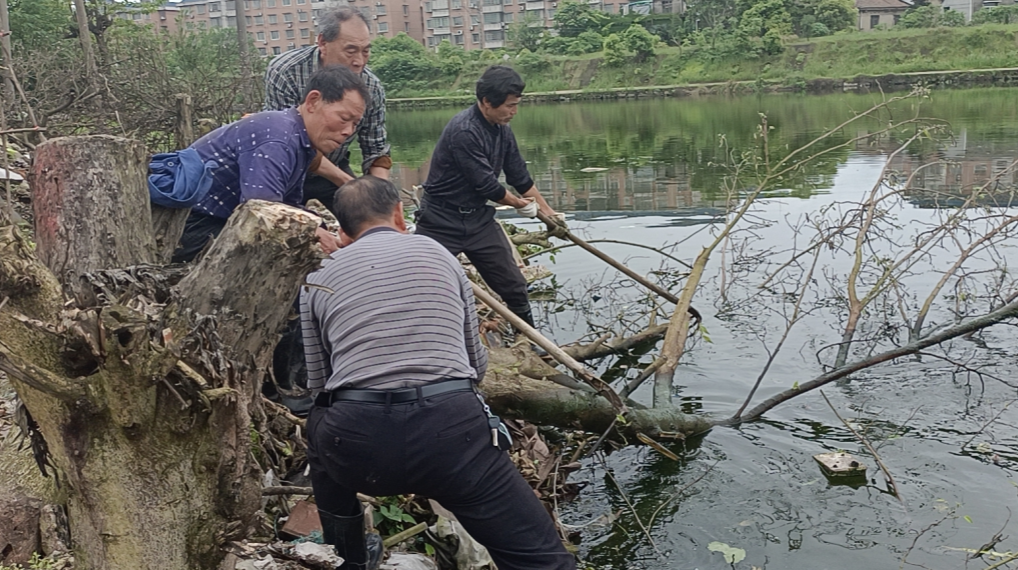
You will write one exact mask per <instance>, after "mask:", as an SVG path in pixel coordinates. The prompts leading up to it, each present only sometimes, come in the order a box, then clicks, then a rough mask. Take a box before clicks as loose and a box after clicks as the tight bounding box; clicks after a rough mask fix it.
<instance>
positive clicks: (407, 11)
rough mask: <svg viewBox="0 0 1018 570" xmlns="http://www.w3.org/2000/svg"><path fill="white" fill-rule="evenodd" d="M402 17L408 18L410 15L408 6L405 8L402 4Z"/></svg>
mask: <svg viewBox="0 0 1018 570" xmlns="http://www.w3.org/2000/svg"><path fill="white" fill-rule="evenodd" d="M403 15H404V16H409V15H410V6H407V5H406V4H403Z"/></svg>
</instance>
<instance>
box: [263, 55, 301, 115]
mask: <svg viewBox="0 0 1018 570" xmlns="http://www.w3.org/2000/svg"><path fill="white" fill-rule="evenodd" d="M302 95H303V94H302V93H298V92H297V82H296V81H294V80H293V78H292V77H290V76H289V74H287V73H286V72H285V70H283V69H281V68H280V67H274V66H272V65H270V66H269V68H268V69H267V70H265V105H264V107H263V108H262V110H263V111H282V110H284V109H289V108H290V107H295V106H297V105H300V103H301V98H302V97H301V96H302Z"/></svg>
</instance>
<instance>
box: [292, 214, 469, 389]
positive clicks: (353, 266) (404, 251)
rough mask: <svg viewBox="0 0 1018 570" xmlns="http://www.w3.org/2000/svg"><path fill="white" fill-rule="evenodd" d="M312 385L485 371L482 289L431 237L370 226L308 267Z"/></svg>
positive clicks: (358, 384) (402, 382) (304, 304)
mask: <svg viewBox="0 0 1018 570" xmlns="http://www.w3.org/2000/svg"><path fill="white" fill-rule="evenodd" d="M308 283H309V284H311V285H312V286H311V287H308V288H306V290H305V291H304V292H303V293H302V295H301V311H302V313H304V314H305V315H307V314H310V315H312V318H311V319H306V320H305V321H304V342H305V349H306V352H307V363H308V387H309V388H312V389H315V390H319V389H322V388H325V389H327V390H330V391H331V390H335V389H337V388H340V387H346V388H368V387H371V388H380V389H392V388H400V387H404V386H414V385H419V384H422V383H426V382H433V381H438V380H445V379H449V378H470V379H473V380H475V381H479V379H480V378H482V377H483V376H484V370H485V367H486V365H487V352H486V350H485V349H484V347H483V346H482V345H481V344H480V339H479V336H478V331H477V317H476V310H475V308H474V306H473V302H472V299H473V294H472V293H470V284H469V282H468V281H467V279H466V275H465V274H464V273H463V270H462V268H461V267H460V266H459V263H458V262H457V261H456V259H455V258H454V257H452V255H450V254H449V252H448V251H446V250H445V248H443V247H442V246H441V245H439V244H438V243H436V242H435V241H434V240H432V239H430V238H426V237H424V236H416V235H407V234H402V233H399V232H396V231H395V230H392V229H381V228H376V229H373V230H369V231H368V232H366V233H365V235H363V236H361V237H359V238H358V239H357V241H356V242H354V243H353V244H351V245H349V246H347V247H345V248H343V249H341V250H339V251H337V252H336V253H334V254H333V255H332V258H331V259H329V260H326V262H325V263H324V265H323V267H322V269H321V270H319V271H317V272H315V273H313V274H311V275H310V276H308Z"/></svg>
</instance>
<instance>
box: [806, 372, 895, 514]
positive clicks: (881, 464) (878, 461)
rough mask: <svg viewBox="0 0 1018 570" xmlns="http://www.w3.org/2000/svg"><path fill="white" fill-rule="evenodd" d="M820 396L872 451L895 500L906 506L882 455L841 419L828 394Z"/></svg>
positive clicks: (843, 421)
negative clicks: (881, 457)
mask: <svg viewBox="0 0 1018 570" xmlns="http://www.w3.org/2000/svg"><path fill="white" fill-rule="evenodd" d="M820 395H821V396H823V397H824V401H825V402H827V405H828V406H830V407H831V411H832V412H834V415H835V416H837V418H838V419H839V420H841V423H843V424H845V427H846V428H848V431H850V432H852V435H854V436H855V437H856V439H858V440H859V441H861V442H862V444H863V445H865V446H866V449H868V450H870V453H871V454H872V455H873V460H874V461H876V462H877V465H879V466H880V470H881V471H883V472H884V477H886V478H887V483H888V484H889V485H890V486H891V489H892V491H893V492H894V496H895V498H897V499H898V500H899V501H901V504H902V505H904V504H905V500H904V499H902V498H901V493H900V492H898V484H897V483H895V482H894V476H893V475H891V472H890V471H888V469H887V467H886V466H885V465H884V462H883V461H881V460H880V455H879V454H878V453H877V450H876V449H873V446H872V445H870V442H869V440H867V439H866V438H865V437H863V436H862V435H861V434H860V433H859V432H857V431H855V428H853V427H852V425H851V424H849V423H848V422H847V421H845V418H843V417H841V414H839V413H838V410H837V409H836V408H835V407H834V404H832V403H831V401H830V400H828V399H827V394H824V391H823V390H820Z"/></svg>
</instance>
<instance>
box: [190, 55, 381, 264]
mask: <svg viewBox="0 0 1018 570" xmlns="http://www.w3.org/2000/svg"><path fill="white" fill-rule="evenodd" d="M366 98H367V90H366V89H365V87H364V83H363V82H362V81H361V80H360V78H359V77H357V76H356V75H354V74H353V73H352V72H351V71H350V70H348V69H346V68H344V67H331V68H325V69H322V70H320V71H318V72H316V73H315V74H314V75H313V76H312V77H311V78H310V80H309V81H308V85H307V92H306V93H305V95H304V100H303V102H302V103H301V104H300V106H298V107H292V108H290V109H287V110H285V111H268V112H262V113H255V114H253V115H248V116H247V117H245V118H243V119H241V120H239V121H237V122H235V123H231V124H229V125H225V126H222V127H219V128H218V129H216V130H214V131H212V132H211V133H209V134H207V135H205V136H203V137H202V138H200V139H198V140H197V141H195V143H194V144H192V145H191V146H190V147H189V150H190V149H193V150H194V151H197V154H198V156H199V157H200V159H201V161H202V162H205V161H210V162H214V163H216V165H217V166H216V168H215V170H213V171H212V179H213V180H212V186H211V188H210V189H209V191H208V194H206V195H205V197H204V199H202V200H201V201H200V202H198V204H196V205H195V206H194V207H193V208H192V209H191V215H190V216H189V217H188V218H187V224H186V225H185V226H184V234H183V235H182V236H181V238H180V245H179V247H178V248H177V250H176V251H175V252H174V254H173V261H174V262H186V261H191V260H193V259H194V258H195V257H196V256H197V255H198V254H199V253H200V252H201V250H202V248H203V247H204V246H205V244H206V243H208V242H209V240H211V239H212V238H215V237H217V236H218V235H219V232H221V231H222V230H223V228H224V227H226V221H227V219H229V217H230V215H231V214H232V213H233V211H234V210H235V209H236V208H237V207H238V206H239V205H240V204H241V203H242V202H246V201H248V200H268V201H271V202H282V203H284V204H288V205H291V206H296V207H298V208H299V207H301V205H302V204H303V191H302V188H303V184H304V177H305V175H306V174H307V171H308V168H309V167H310V166H311V163H312V161H313V159H314V157H315V154H316V153H317V152H321V153H329V152H332V151H334V150H336V149H337V148H339V146H340V145H341V144H342V143H343V142H344V141H345V140H346V139H347V138H349V137H350V136H351V135H352V134H353V132H354V127H355V126H356V125H357V121H359V120H360V118H361V115H363V114H364V101H365V99H366ZM318 238H319V240H320V241H321V243H322V246H323V249H325V251H326V253H330V252H332V251H334V250H335V249H337V248H338V247H339V243H338V241H336V238H335V237H334V236H332V234H330V233H329V232H327V231H325V230H324V229H319V231H318Z"/></svg>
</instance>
